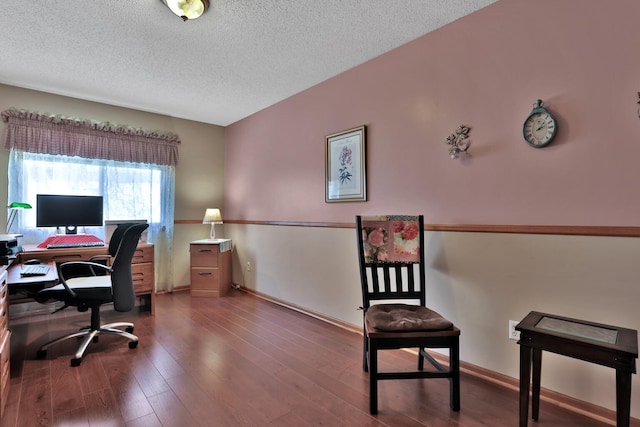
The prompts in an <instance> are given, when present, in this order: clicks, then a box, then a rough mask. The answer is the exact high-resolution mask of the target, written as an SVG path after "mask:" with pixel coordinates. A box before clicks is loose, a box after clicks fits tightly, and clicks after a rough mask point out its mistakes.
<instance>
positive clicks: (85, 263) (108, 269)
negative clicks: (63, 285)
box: [58, 261, 113, 279]
mask: <svg viewBox="0 0 640 427" xmlns="http://www.w3.org/2000/svg"><path fill="white" fill-rule="evenodd" d="M78 265H82V266H85V267H89V268H90V269H91V271H93V268H97V269H100V270H103V271H106V272H107V273H111V272H112V271H113V269H112V268H111V267H109V266H108V265H104V264H100V263H98V262H91V261H69V262H64V263H62V264H60V265H59V266H58V267H59V271H60V273H62V272H63V271H62V270H63V269H64V268H65V267H73V266H78ZM61 275H62V274H61ZM61 279H62V277H61Z"/></svg>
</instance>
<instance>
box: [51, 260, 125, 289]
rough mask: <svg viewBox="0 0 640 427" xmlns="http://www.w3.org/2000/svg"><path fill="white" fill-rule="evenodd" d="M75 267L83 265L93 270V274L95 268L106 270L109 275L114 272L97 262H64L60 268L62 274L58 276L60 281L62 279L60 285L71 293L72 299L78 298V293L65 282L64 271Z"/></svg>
mask: <svg viewBox="0 0 640 427" xmlns="http://www.w3.org/2000/svg"><path fill="white" fill-rule="evenodd" d="M74 265H75V266H77V265H83V266H86V267H89V268H90V269H91V271H92V272H93V271H94V270H93V268H94V267H95V268H98V269H101V270H104V271H106V272H107V273H111V272H113V269H112V268H111V267H109V266H106V265H104V264H100V263H97V262H89V261H69V262H64V263H62V264H60V265H59V266H58V271H59V272H60V274H59V275H58V279H60V283H62V286H64V288H65V289H66V290H67V292H69V294H70V295H71V296H72V297H74V298H75V297H76V293H75V292H74V291H73V289H71V288H70V287H69V285H68V284H67V281H66V280H65V278H64V274H62V270H63V269H64V268H65V267H72V266H74ZM94 276H95V273H94Z"/></svg>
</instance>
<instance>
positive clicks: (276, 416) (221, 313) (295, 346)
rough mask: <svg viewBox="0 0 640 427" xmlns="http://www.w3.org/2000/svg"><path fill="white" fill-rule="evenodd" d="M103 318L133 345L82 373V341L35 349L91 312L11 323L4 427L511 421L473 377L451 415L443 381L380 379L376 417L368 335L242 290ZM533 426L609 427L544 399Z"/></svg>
mask: <svg viewBox="0 0 640 427" xmlns="http://www.w3.org/2000/svg"><path fill="white" fill-rule="evenodd" d="M354 309H355V308H354ZM101 315H102V318H103V321H104V322H111V321H122V320H127V321H129V320H131V321H134V323H135V325H136V326H135V333H136V335H138V337H139V339H140V342H139V344H138V347H137V348H136V349H129V348H128V346H127V344H126V340H123V339H122V338H121V337H116V336H113V337H111V336H105V337H101V338H100V341H99V342H98V343H93V344H91V345H90V350H89V352H88V353H87V356H86V357H85V359H84V360H83V362H82V364H81V365H80V366H79V367H70V366H69V360H70V358H71V357H72V355H73V353H74V352H75V349H76V348H77V345H78V343H77V342H74V340H72V341H70V342H68V343H64V344H62V345H60V346H54V347H52V348H51V349H50V350H49V352H48V354H47V357H46V358H45V359H44V360H38V359H36V358H35V353H36V350H37V348H38V347H39V346H40V345H41V344H42V343H44V342H46V341H47V340H49V339H51V338H53V337H55V336H57V335H58V334H60V335H61V334H63V333H67V332H69V331H71V330H74V329H75V328H78V327H80V326H83V325H85V324H86V323H87V322H88V314H87V313H76V312H73V311H72V310H65V311H64V312H60V313H56V314H39V315H34V316H30V317H20V318H19V319H12V320H11V321H10V327H11V329H12V333H13V335H12V338H11V391H10V394H9V399H8V401H7V405H6V408H5V413H4V416H3V417H2V420H1V422H0V427H23V426H91V427H94V426H102V425H105V426H115V425H117V426H127V427H142V426H144V427H156V426H162V427H172V426H184V425H188V426H216V427H218V426H220V427H226V426H234V427H235V426H283V427H284V426H287V427H289V426H294V425H295V426H300V427H309V426H320V425H325V426H332V427H334V426H356V425H357V426H371V427H378V426H394V427H397V426H400V427H441V426H447V427H480V426H484V427H486V426H491V427H512V426H514V425H517V421H518V393H517V391H515V390H512V389H508V388H505V387H502V386H499V385H497V384H493V383H489V382H487V381H485V380H482V379H480V378H477V377H473V376H471V375H469V374H467V373H463V374H462V377H461V393H462V396H461V403H462V408H461V411H460V412H453V411H451V409H450V408H449V385H448V381H447V380H442V379H436V380H433V379H432V380H404V381H398V380H395V381H381V382H380V383H379V396H378V397H379V409H380V412H379V414H377V415H376V416H371V415H370V414H369V411H368V409H369V395H368V393H369V384H368V374H367V373H366V372H364V371H363V370H362V336H361V335H359V334H357V333H354V332H352V331H347V330H344V329H342V328H339V327H337V326H335V325H331V324H329V323H325V322H322V321H320V320H318V319H315V318H312V317H309V316H306V315H304V314H301V313H299V312H297V311H293V310H290V309H287V308H283V307H281V306H278V305H275V304H272V303H270V302H267V301H264V300H262V299H260V298H257V297H256V296H254V295H250V294H247V293H244V292H240V291H236V290H233V291H232V292H231V293H230V294H229V295H228V296H227V297H224V298H192V297H191V296H190V295H189V293H188V292H177V293H174V294H163V295H157V297H156V314H155V316H151V315H150V314H149V313H148V312H146V311H139V310H138V309H135V310H134V311H132V312H130V313H116V312H114V311H113V310H110V309H109V308H108V307H107V308H105V310H103V311H102V312H101ZM416 359H417V358H416V356H415V355H414V354H410V353H408V352H405V351H399V350H393V351H384V352H382V354H381V356H380V361H379V362H380V363H379V366H380V369H381V370H382V369H387V368H391V367H393V368H394V369H395V368H396V367H397V366H399V365H401V366H402V369H406V370H408V369H415V365H416ZM532 424H533V423H532ZM639 424H640V423H639V422H638V420H632V426H633V427H639ZM535 425H536V426H537V427H565V426H581V427H605V426H608V425H609V424H607V423H606V422H603V421H599V420H595V419H591V418H587V417H585V416H583V415H580V414H576V413H573V412H570V411H567V410H566V409H563V408H560V407H557V406H555V405H552V404H550V403H549V402H546V401H543V402H542V404H541V408H540V420H539V421H538V422H536V423H535Z"/></svg>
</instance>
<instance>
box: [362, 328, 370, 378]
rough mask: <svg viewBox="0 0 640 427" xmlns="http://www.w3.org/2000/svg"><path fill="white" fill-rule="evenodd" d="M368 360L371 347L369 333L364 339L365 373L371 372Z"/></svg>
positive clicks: (363, 357) (363, 361) (363, 362)
mask: <svg viewBox="0 0 640 427" xmlns="http://www.w3.org/2000/svg"><path fill="white" fill-rule="evenodd" d="M368 358H369V345H368V338H367V333H366V332H365V333H364V334H363V339H362V369H363V370H364V371H365V372H369V364H368Z"/></svg>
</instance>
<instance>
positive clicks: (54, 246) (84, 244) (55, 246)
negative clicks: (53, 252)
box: [47, 242, 104, 249]
mask: <svg viewBox="0 0 640 427" xmlns="http://www.w3.org/2000/svg"><path fill="white" fill-rule="evenodd" d="M95 246H104V242H70V243H49V244H48V245H47V249H61V248H92V247H95Z"/></svg>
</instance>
